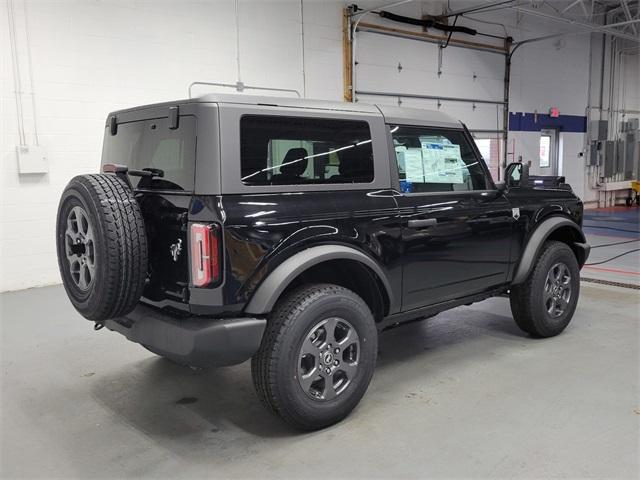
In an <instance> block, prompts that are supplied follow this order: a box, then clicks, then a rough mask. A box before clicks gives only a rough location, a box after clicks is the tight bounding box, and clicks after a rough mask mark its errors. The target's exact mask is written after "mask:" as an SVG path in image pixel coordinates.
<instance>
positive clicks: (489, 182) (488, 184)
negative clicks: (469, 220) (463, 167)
mask: <svg viewBox="0 0 640 480" xmlns="http://www.w3.org/2000/svg"><path fill="white" fill-rule="evenodd" d="M396 127H398V128H411V129H416V130H424V131H427V132H429V133H445V132H455V133H456V134H458V135H461V138H462V139H463V140H464V141H465V142H466V143H467V147H468V150H469V151H470V153H471V154H472V155H473V157H474V158H475V159H476V162H477V165H478V168H479V169H480V170H481V173H482V176H483V178H484V184H485V185H484V186H485V188H483V189H475V188H474V189H465V190H434V191H422V192H406V191H403V189H402V186H401V183H400V171H399V165H398V158H397V155H396V149H395V143H394V137H393V133H394V132H393V129H394V128H396ZM387 136H388V139H389V142H390V147H389V155H390V161H391V168H392V174H393V175H392V176H393V177H394V180H393V185H392V186H393V187H394V188H395V189H397V190H398V191H399V192H400V193H401V194H402V195H406V196H414V195H451V194H463V195H465V194H477V193H481V192H491V191H496V186H495V183H494V181H493V177H492V176H491V172H490V171H489V169H488V166H487V165H486V164H485V162H484V160H483V158H482V155H481V154H480V152H479V150H478V147H477V145H476V144H475V142H474V140H473V137H471V135H470V134H469V131H468V130H467V129H466V128H451V127H437V126H433V127H432V126H426V125H410V124H400V123H394V124H387ZM465 163H466V162H465ZM429 184H430V185H434V183H429ZM442 185H451V184H449V183H442Z"/></svg>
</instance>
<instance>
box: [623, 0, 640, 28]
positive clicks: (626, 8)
mask: <svg viewBox="0 0 640 480" xmlns="http://www.w3.org/2000/svg"><path fill="white" fill-rule="evenodd" d="M620 2H621V4H622V10H624V15H625V16H626V17H627V20H633V17H632V16H631V10H630V9H629V4H628V3H627V0H620ZM631 28H632V29H633V33H635V34H636V35H637V34H638V30H636V26H635V25H634V24H633V23H632V24H631Z"/></svg>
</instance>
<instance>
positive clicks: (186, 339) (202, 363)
mask: <svg viewBox="0 0 640 480" xmlns="http://www.w3.org/2000/svg"><path fill="white" fill-rule="evenodd" d="M266 323H267V321H266V320H265V319H262V318H247V317H243V318H217V319H213V318H206V317H174V316H171V315H167V314H166V313H163V312H161V311H159V310H157V309H155V308H151V307H147V306H145V305H143V304H138V306H137V307H136V308H135V309H134V310H133V311H132V312H131V313H129V314H127V315H125V316H123V317H119V318H115V319H112V320H107V321H105V322H104V325H105V326H106V327H107V328H108V329H110V330H113V331H116V332H118V333H121V334H122V335H124V336H125V337H127V338H128V339H129V340H131V341H132V342H135V343H139V344H141V345H144V346H146V347H148V348H149V349H150V350H153V351H154V352H156V353H158V354H161V355H163V356H165V357H167V358H169V359H171V360H174V361H176V362H178V363H182V364H185V365H193V366H197V367H209V366H224V365H235V364H238V363H242V362H244V361H245V360H248V359H249V358H250V357H251V356H253V354H254V353H256V352H257V351H258V348H259V347H260V342H261V341H262V334H263V333H264V329H265V326H266Z"/></svg>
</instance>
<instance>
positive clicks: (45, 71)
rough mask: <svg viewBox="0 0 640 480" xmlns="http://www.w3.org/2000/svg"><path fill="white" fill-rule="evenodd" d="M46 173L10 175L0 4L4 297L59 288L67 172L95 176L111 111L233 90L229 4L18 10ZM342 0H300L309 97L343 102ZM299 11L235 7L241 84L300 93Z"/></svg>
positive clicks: (13, 137) (82, 4)
mask: <svg viewBox="0 0 640 480" xmlns="http://www.w3.org/2000/svg"><path fill="white" fill-rule="evenodd" d="M13 5H14V11H15V17H16V29H17V35H18V38H17V46H18V50H19V64H20V67H21V71H22V87H23V91H25V93H26V94H25V95H24V112H25V115H26V117H27V118H26V125H25V129H26V133H27V137H28V142H29V143H32V142H33V118H32V109H31V103H30V95H29V94H30V88H29V81H28V63H29V62H28V58H27V48H26V46H27V38H26V35H25V33H26V31H27V30H26V25H25V11H24V8H23V7H24V5H23V3H22V1H20V0H14V1H13ZM26 7H27V10H26V11H27V18H28V27H29V29H28V32H29V37H30V38H29V40H30V45H31V51H32V64H33V79H34V87H35V88H34V91H35V99H36V107H37V120H38V132H39V138H40V144H41V145H42V146H44V147H45V148H46V150H47V152H48V157H49V162H50V171H49V173H48V174H45V175H18V170H17V160H16V154H15V147H16V145H17V144H18V135H17V124H16V105H15V96H14V85H13V79H12V73H11V72H12V63H11V55H10V47H9V28H8V20H7V18H8V17H7V8H8V6H7V3H6V2H3V3H2V6H1V7H0V42H1V43H0V57H1V60H0V61H1V62H2V64H1V66H2V68H1V73H0V75H1V76H0V81H1V84H0V101H1V109H0V110H1V112H0V118H1V123H2V126H1V138H0V161H1V165H0V291H3V290H12V289H20V288H26V287H32V286H37V285H44V284H49V283H57V282H59V274H58V267H57V263H56V255H55V238H54V230H55V216H56V209H57V203H58V199H59V197H60V193H61V191H62V189H63V188H64V186H65V185H66V183H67V182H68V181H69V179H70V178H72V177H73V176H74V175H78V174H82V173H87V172H95V171H97V169H98V166H99V162H100V152H101V144H102V132H103V125H104V121H105V117H106V115H107V113H108V112H109V111H112V110H115V109H118V108H122V107H128V106H134V105H141V104H146V103H152V102H158V101H166V100H175V99H178V98H184V97H186V96H187V86H188V85H189V83H190V82H192V81H194V80H210V81H217V82H230V83H234V82H235V81H236V51H235V2H234V1H233V0H231V1H228V0H225V1H220V0H215V1H208V2H192V1H180V2H178V1H168V0H163V1H151V0H146V1H139V2H132V1H117V0H103V1H99V2H96V1H92V2H88V1H85V0H65V1H36V0H28V1H27V2H26ZM342 8H343V4H342V3H341V2H332V1H323V2H317V1H310V0H305V1H304V9H303V11H304V34H305V51H304V57H305V68H306V93H307V96H308V97H311V98H322V99H332V100H338V99H341V98H342ZM301 27H302V23H301V17H300V2H299V1H297V0H290V1H279V2H265V1H262V2H259V1H253V2H249V1H245V0H243V1H241V2H240V65H241V78H242V80H243V81H244V82H245V83H246V84H250V85H263V86H265V85H268V86H274V87H283V88H295V89H298V90H300V91H302V90H303V89H304V88H305V86H304V85H303V75H302V47H301V45H302V43H301Z"/></svg>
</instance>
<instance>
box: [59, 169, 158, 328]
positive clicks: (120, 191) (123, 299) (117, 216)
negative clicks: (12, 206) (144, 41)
mask: <svg viewBox="0 0 640 480" xmlns="http://www.w3.org/2000/svg"><path fill="white" fill-rule="evenodd" d="M56 247H57V254H58V266H59V268H60V274H61V276H62V282H63V284H64V288H65V290H66V292H67V295H68V296H69V299H70V300H71V303H72V304H73V306H74V307H75V308H76V310H78V312H80V314H81V315H82V316H83V317H85V318H87V319H89V320H93V321H96V322H100V321H103V320H106V319H109V318H114V317H118V316H121V315H125V314H127V313H129V312H130V311H131V310H133V308H134V307H135V305H136V303H137V302H138V300H139V299H140V297H141V296H142V291H143V288H144V284H145V280H146V274H147V236H146V233H145V227H144V220H143V217H142V213H141V211H140V207H139V205H138V202H137V201H136V199H135V197H134V196H133V192H132V191H131V189H130V188H129V186H128V185H127V184H126V183H125V182H124V181H123V180H121V179H120V178H118V177H117V176H115V175H108V174H94V175H79V176H77V177H74V178H73V179H72V180H71V181H70V182H69V184H68V185H67V187H66V188H65V189H64V191H63V193H62V197H61V199H60V205H59V207H58V217H57V224H56Z"/></svg>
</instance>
